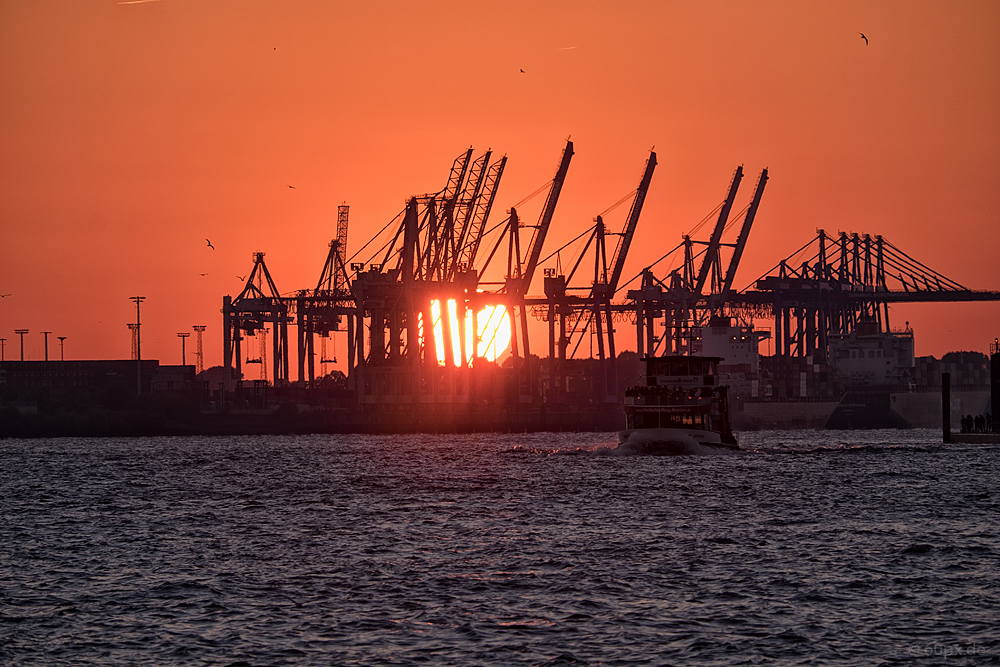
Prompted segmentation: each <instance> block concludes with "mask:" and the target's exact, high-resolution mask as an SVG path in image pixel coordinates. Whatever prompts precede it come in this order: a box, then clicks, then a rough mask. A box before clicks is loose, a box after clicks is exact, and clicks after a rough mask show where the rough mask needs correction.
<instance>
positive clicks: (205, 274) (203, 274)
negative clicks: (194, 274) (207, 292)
mask: <svg viewBox="0 0 1000 667" xmlns="http://www.w3.org/2000/svg"><path fill="white" fill-rule="evenodd" d="M198 275H199V276H207V275H208V274H207V273H199V274H198Z"/></svg>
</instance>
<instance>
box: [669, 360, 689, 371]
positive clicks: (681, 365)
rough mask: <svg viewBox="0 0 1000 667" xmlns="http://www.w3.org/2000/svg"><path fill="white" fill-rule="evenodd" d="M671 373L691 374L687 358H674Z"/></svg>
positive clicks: (671, 363)
mask: <svg viewBox="0 0 1000 667" xmlns="http://www.w3.org/2000/svg"><path fill="white" fill-rule="evenodd" d="M670 366H671V373H670V375H690V374H691V373H690V372H689V371H690V367H689V365H688V360H687V359H672V360H671V362H670Z"/></svg>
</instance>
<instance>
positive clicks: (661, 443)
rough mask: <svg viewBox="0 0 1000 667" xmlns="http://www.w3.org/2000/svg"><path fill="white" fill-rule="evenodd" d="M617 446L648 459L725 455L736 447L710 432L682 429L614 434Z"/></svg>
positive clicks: (737, 448) (641, 430)
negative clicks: (648, 457) (616, 438)
mask: <svg viewBox="0 0 1000 667" xmlns="http://www.w3.org/2000/svg"><path fill="white" fill-rule="evenodd" d="M618 442H619V445H620V446H623V447H627V448H629V449H633V450H635V452H636V453H637V454H646V455H652V456H691V455H700V454H728V453H731V452H736V451H739V449H740V448H739V445H736V444H733V443H728V442H722V438H721V437H720V436H719V434H718V433H715V432H714V431H701V430H697V429H682V428H638V429H626V430H624V431H620V432H619V433H618Z"/></svg>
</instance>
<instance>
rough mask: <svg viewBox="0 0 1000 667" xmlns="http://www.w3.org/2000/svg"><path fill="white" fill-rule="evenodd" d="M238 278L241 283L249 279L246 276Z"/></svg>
mask: <svg viewBox="0 0 1000 667" xmlns="http://www.w3.org/2000/svg"><path fill="white" fill-rule="evenodd" d="M236 277H237V278H239V279H240V282H243V281H244V280H246V279H247V277H246V276H236Z"/></svg>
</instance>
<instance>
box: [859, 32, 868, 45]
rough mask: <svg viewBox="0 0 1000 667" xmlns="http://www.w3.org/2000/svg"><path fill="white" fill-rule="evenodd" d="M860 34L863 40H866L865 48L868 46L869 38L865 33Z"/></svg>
mask: <svg viewBox="0 0 1000 667" xmlns="http://www.w3.org/2000/svg"><path fill="white" fill-rule="evenodd" d="M858 34H859V35H861V39H863V40H865V46H868V38H867V37H865V33H863V32H859V33H858Z"/></svg>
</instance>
